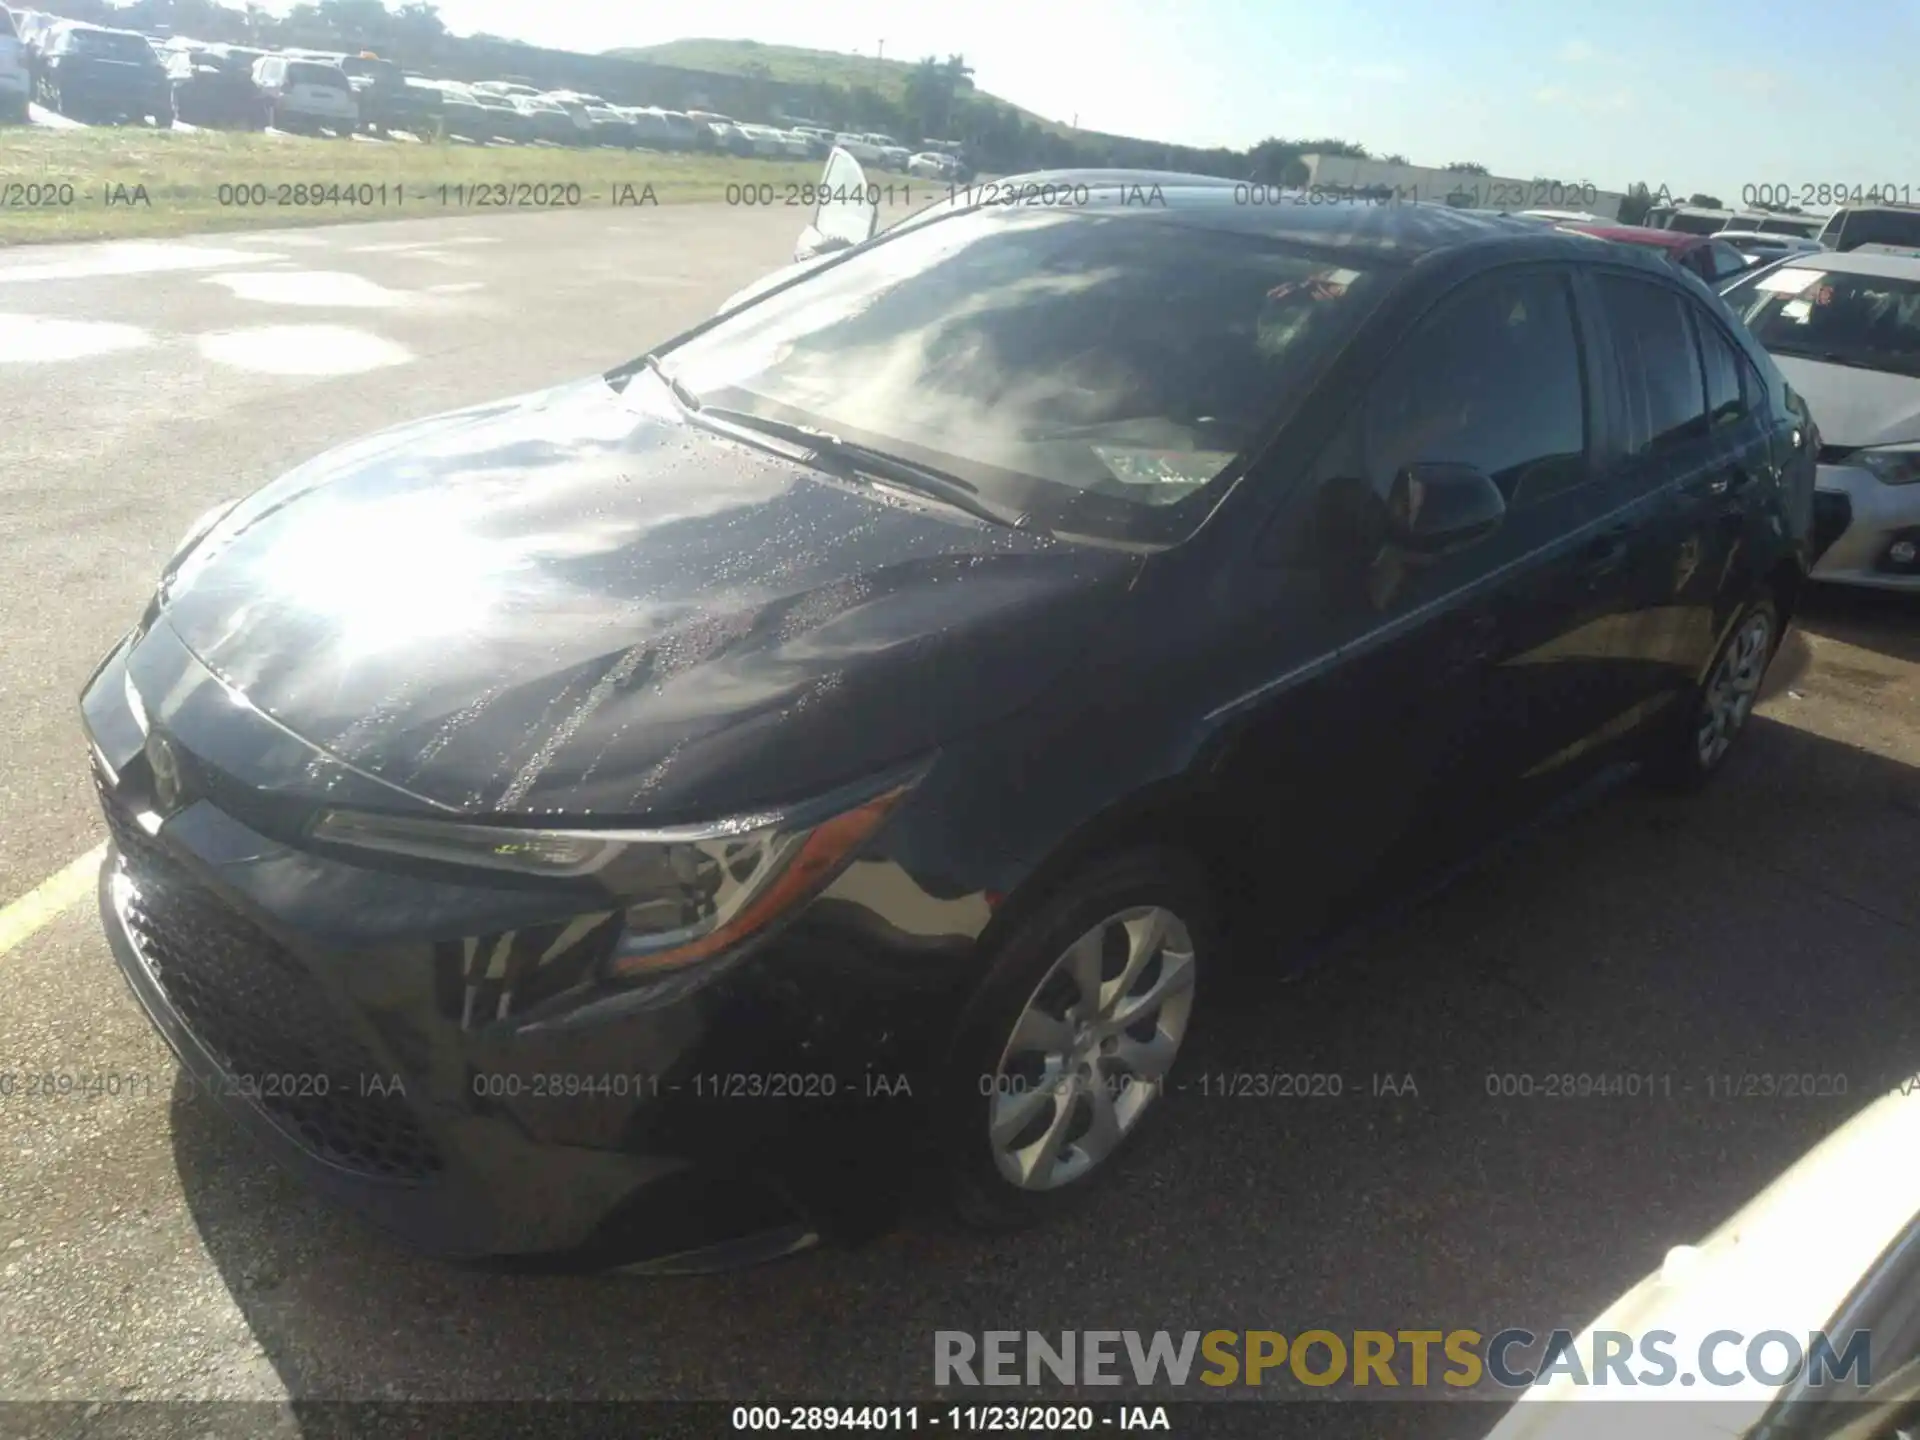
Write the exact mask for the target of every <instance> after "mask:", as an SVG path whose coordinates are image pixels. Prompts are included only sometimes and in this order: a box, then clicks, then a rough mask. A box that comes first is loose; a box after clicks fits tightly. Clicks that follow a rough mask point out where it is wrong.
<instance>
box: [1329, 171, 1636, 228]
mask: <svg viewBox="0 0 1920 1440" xmlns="http://www.w3.org/2000/svg"><path fill="white" fill-rule="evenodd" d="M1300 159H1301V163H1302V164H1304V165H1305V166H1306V167H1307V174H1308V177H1309V179H1308V183H1309V184H1310V185H1321V186H1355V187H1359V188H1369V189H1370V188H1373V187H1376V186H1384V187H1385V188H1387V189H1389V190H1391V191H1393V193H1394V195H1395V196H1396V197H1397V198H1399V199H1402V200H1429V201H1433V202H1435V203H1438V204H1442V205H1445V204H1455V205H1461V206H1465V207H1466V208H1468V209H1474V210H1583V211H1586V212H1587V213H1589V214H1592V215H1598V216H1600V217H1601V218H1602V219H1604V220H1612V219H1615V218H1617V217H1618V216H1619V214H1620V202H1621V201H1622V200H1624V199H1625V198H1626V196H1624V195H1622V194H1620V193H1619V192H1617V191H1613V190H1601V189H1598V188H1597V187H1595V186H1593V185H1591V184H1588V183H1585V182H1580V181H1560V180H1551V179H1534V180H1520V179H1515V178H1512V177H1510V176H1501V175H1462V174H1459V173H1458V172H1456V171H1452V170H1434V169H1429V168H1428V167H1426V166H1423V165H1389V164H1387V163H1386V162H1385V161H1384V160H1351V159H1348V158H1347V157H1345V156H1342V155H1303V156H1301V157H1300Z"/></svg>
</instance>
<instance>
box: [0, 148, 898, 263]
mask: <svg viewBox="0 0 1920 1440" xmlns="http://www.w3.org/2000/svg"><path fill="white" fill-rule="evenodd" d="M820 170H821V165H820V162H818V161H813V160H808V161H793V162H791V163H780V162H776V161H772V160H735V159H730V158H724V157H713V156H693V155H654V154H650V153H648V152H646V151H622V150H568V149H557V148H548V147H545V146H514V145H497V146H496V145H486V146H480V145H466V144H461V143H458V142H446V143H438V144H419V143H414V142H411V141H404V140H390V141H362V140H350V141H349V140H328V139H309V138H305V137H295V136H282V135H275V134H248V133H232V132H223V131H212V130H203V131H178V130H175V131H166V130H152V129H148V128H145V127H135V126H129V127H126V128H107V127H92V128H86V129H70V130H69V129H53V128H50V127H46V126H40V125H30V126H22V127H19V128H17V129H16V128H9V129H0V245H17V244H27V243H34V242H46V241H54V240H124V239H131V238H134V237H138V236H155V235H185V234H198V233H203V232H206V231H216V230H253V229H278V228H283V227H286V226H292V225H329V224H341V223H347V222H352V221H357V220H400V219H410V218H416V217H421V218H423V217H428V216H434V215H455V214H473V213H481V212H482V211H483V210H489V211H498V210H509V211H513V212H515V213H529V214H530V213H535V212H537V211H540V210H544V209H557V208H567V209H583V208H598V209H613V208H616V207H619V208H625V207H626V206H629V205H636V204H637V205H639V206H646V205H648V204H653V203H657V204H660V205H671V204H676V203H683V202H686V201H700V200H704V201H719V200H724V199H725V198H726V197H727V187H728V186H729V185H740V184H753V185H760V184H763V183H764V184H770V185H772V186H774V187H776V189H775V192H774V193H775V195H776V196H778V195H779V194H780V193H781V188H780V187H784V186H786V185H787V184H789V183H793V184H809V183H813V182H816V181H818V180H819V178H820ZM899 178H900V177H898V176H887V177H880V176H876V177H875V179H876V181H878V180H881V179H891V180H894V181H896V182H897V181H898V180H899ZM915 183H916V184H925V185H930V182H925V181H920V182H915ZM296 187H305V188H304V189H300V188H296ZM475 187H484V188H480V189H478V190H476V188H475ZM496 187H497V188H496ZM576 187H577V188H576ZM929 193H931V189H929ZM649 194H650V195H651V199H649V198H648V197H649ZM249 202H252V203H249Z"/></svg>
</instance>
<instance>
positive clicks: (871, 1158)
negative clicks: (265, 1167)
mask: <svg viewBox="0 0 1920 1440" xmlns="http://www.w3.org/2000/svg"><path fill="white" fill-rule="evenodd" d="M130 695H131V696H133V697H136V698H134V699H129V698H128V697H129V696H130ZM162 697H164V698H162ZM150 705H151V706H152V708H153V709H154V710H155V711H156V713H154V714H151V715H149V714H147V713H145V712H146V710H147V708H148V707H149V706H150ZM83 715H84V719H85V727H86V731H87V735H88V739H89V741H90V743H91V746H92V749H93V751H94V755H95V762H94V763H95V775H96V782H97V783H98V785H99V788H100V790H101V796H102V801H103V806H104V809H105V812H106V816H107V821H108V825H109V828H110V830H111V832H112V837H113V844H112V846H111V848H110V850H109V853H108V857H107V860H106V864H105V866H104V867H103V870H102V875H101V881H100V911H101V918H102V921H103V923H104V926H105V928H106V932H107V936H108V939H109V941H110V943H111V945H112V948H113V953H114V956H115V959H116V961H117V962H118V965H119V968H120V970H121V972H122V974H123V976H124V977H125V979H126V981H127V983H128V985H129V986H130V987H131V989H132V991H133V993H134V995H135V997H136V998H137V999H138V1000H139V1002H140V1004H141V1005H142V1007H143V1008H144V1009H145V1010H146V1012H147V1014H148V1015H149V1017H150V1018H151V1019H152V1021H153V1023H154V1025H155V1027H156V1028H157V1029H158V1030H159V1031H160V1033H161V1035H162V1036H163V1037H164V1038H165V1039H166V1041H167V1043H168V1044H169V1045H170V1046H171V1047H172V1048H173V1050H174V1051H175V1053H176V1054H177V1055H178V1056H179V1058H180V1061H181V1063H182V1065H183V1067H184V1069H185V1070H186V1072H187V1074H188V1076H189V1077H190V1084H191V1086H192V1089H193V1093H195V1094H196V1095H205V1096H208V1097H209V1098H212V1099H214V1100H216V1101H218V1102H220V1103H221V1104H222V1105H223V1107H224V1108H226V1109H228V1110H230V1111H231V1112H232V1113H233V1114H234V1116H235V1117H236V1118H237V1119H238V1120H239V1121H240V1123H242V1124H243V1125H244V1126H245V1127H246V1128H247V1129H249V1130H250V1131H252V1132H253V1133H254V1134H255V1135H256V1136H257V1137H258V1138H259V1139H260V1140H261V1141H262V1142H264V1143H265V1144H266V1145H267V1146H268V1147H269V1148H270V1149H271V1150H272V1151H273V1152H274V1153H275V1154H276V1156H277V1157H278V1158H279V1159H280V1160H281V1161H282V1162H283V1163H284V1164H286V1165H288V1166H289V1167H291V1168H292V1169H294V1170H296V1171H297V1172H298V1173H300V1174H301V1175H302V1176H303V1177H304V1178H305V1179H306V1180H307V1181H308V1182H309V1183H310V1184H312V1185H313V1186H314V1187H315V1188H316V1189H318V1190H320V1191H321V1192H323V1193H325V1194H326V1195H328V1196H329V1197H330V1198H332V1199H334V1200H336V1201H338V1202H341V1203H343V1204H345V1205H346V1206H348V1207H350V1208H351V1209H353V1210H355V1211H357V1212H358V1213H359V1214H360V1215H361V1216H362V1217H363V1218H365V1219H367V1220H369V1221H371V1222H373V1223H374V1224H376V1225H378V1226H379V1227H381V1228H383V1229H385V1230H387V1231H389V1232H392V1233H394V1234H396V1235H398V1236H399V1237H400V1238H402V1239H404V1240H405V1241H407V1242H409V1243H410V1244H412V1245H414V1246H416V1247H418V1248H420V1249H423V1250H427V1251H430V1252H434V1253H438V1254H443V1255H448V1256H468V1257H478V1256H499V1255H529V1254H546V1255H552V1254H556V1253H558V1254H562V1255H572V1256H579V1257H582V1258H584V1259H586V1260H589V1261H591V1263H596V1264H608V1263H621V1264H625V1263H633V1262H636V1261H642V1260H652V1259H656V1258H658V1257H661V1256H671V1255H687V1254H689V1253H711V1252H713V1251H714V1250H715V1248H716V1247H718V1248H720V1249H723V1250H725V1249H738V1248H739V1247H742V1246H750V1245H751V1244H752V1243H753V1241H754V1239H755V1237H764V1236H768V1235H774V1234H782V1233H793V1232H794V1231H796V1230H805V1231H809V1232H815V1233H819V1234H823V1235H827V1236H834V1235H843V1236H858V1235H861V1234H867V1233H872V1232H873V1231H874V1230H876V1229H879V1228H883V1227H884V1225H885V1224H886V1223H887V1222H888V1221H889V1220H890V1218H891V1214H892V1209H893V1206H894V1205H895V1203H896V1202H897V1200H898V1198H899V1196H898V1194H897V1192H896V1191H894V1190H893V1189H891V1188H890V1186H889V1182H890V1181H892V1180H897V1178H898V1177H899V1176H900V1174H901V1172H902V1166H901V1163H900V1162H901V1158H902V1156H903V1154H904V1153H905V1152H906V1150H907V1149H908V1148H910V1147H909V1144H908V1141H909V1137H910V1136H911V1135H912V1134H914V1133H917V1131H918V1130H919V1128H920V1127H919V1126H918V1125H917V1123H916V1118H915V1117H916V1113H917V1112H916V1097H924V1096H925V1095H926V1093H927V1088H926V1085H927V1082H926V1077H925V1074H924V1070H923V1069H922V1065H921V1061H922V1058H923V1057H924V1056H925V1055H926V1054H927V1053H928V1051H929V1050H930V1048H931V1047H930V1045H929V1043H928V1039H927V1034H928V1030H927V1027H928V1026H930V1025H931V1024H933V1023H934V1017H936V1016H937V1015H939V1014H941V1013H950V1012H944V1011H943V1003H944V997H945V995H946V994H947V993H948V992H949V991H950V989H951V984H952V982H953V981H954V978H955V977H956V976H958V975H959V974H961V973H962V971H963V970H964V966H965V963H966V961H967V960H968V958H970V956H971V940H972V935H971V934H969V933H968V932H969V931H970V930H971V931H972V932H973V933H977V925H975V923H974V920H975V919H981V918H983V917H973V918H972V919H970V918H968V917H965V916H961V917H958V918H954V917H952V916H948V917H947V918H948V919H949V920H951V921H952V923H941V921H940V918H939V917H936V923H933V924H931V925H929V924H927V923H925V921H924V919H923V920H922V921H920V922H916V921H914V920H913V919H912V918H911V916H907V915H897V916H895V918H894V919H892V920H890V919H889V918H888V912H889V911H890V910H900V909H902V908H904V909H905V910H908V911H912V910H914V909H915V907H916V906H917V907H919V913H920V914H921V915H922V916H924V915H925V914H926V913H927V912H926V911H925V902H926V901H927V899H928V897H926V896H925V894H924V892H923V891H920V890H918V888H917V887H914V886H913V885H912V884H911V882H908V881H905V877H904V875H902V874H901V873H900V872H899V871H898V870H897V869H895V868H894V867H891V866H889V865H887V864H884V863H882V862H878V861H876V862H873V863H871V864H868V865H865V866H860V867H856V870H860V871H863V872H864V873H863V875H861V876H856V875H855V872H853V871H850V872H849V873H848V876H846V877H843V880H842V881H841V882H836V884H835V886H833V887H831V888H830V889H829V890H828V891H827V892H826V894H824V895H823V896H821V897H820V899H818V900H816V901H815V902H813V905H812V906H811V907H810V908H809V909H808V910H807V912H806V913H804V914H803V915H801V916H800V917H798V919H797V920H796V921H795V922H794V923H793V924H792V925H790V926H789V927H788V928H787V929H786V930H785V931H783V932H782V933H781V934H780V935H779V936H777V937H776V938H775V939H774V940H773V941H771V942H770V943H768V944H767V945H765V946H763V947H761V948H759V949H757V950H755V951H753V952H751V953H750V954H748V955H746V956H743V957H734V958H733V959H731V960H722V961H719V962H715V963H714V964H713V965H712V966H710V967H702V968H700V969H698V970H696V971H691V972H685V973H683V974H681V975H680V976H677V977H672V978H669V979H667V980H664V981H661V982H657V983H656V984H655V985H654V986H652V987H646V988H636V987H630V986H618V987H616V986H609V985H606V984H604V983H602V982H600V981H599V980H598V978H597V967H596V965H595V963H594V960H595V956H594V950H593V947H594V946H595V945H596V944H598V943H599V942H600V941H602V940H605V941H608V942H610V940H611V929H610V928H608V927H607V926H601V925H598V924H593V923H589V924H584V925H583V924H582V922H583V921H592V919H593V916H592V915H591V914H588V915H582V914H581V913H580V912H581V911H582V910H583V909H585V908H586V907H584V906H583V905H582V903H581V901H580V899H579V898H578V897H577V896H565V897H558V898H556V897H555V896H554V895H552V894H551V893H549V892H546V891H542V890H530V889H498V890H495V889H487V888H482V887H479V886H474V885H467V884H452V883H448V882H445V881H438V880H425V879H421V878H419V877H417V876H412V875H398V874H390V873H387V872H385V871H380V870H372V869H363V868H361V867H359V866H356V865H349V864H344V863H341V862H338V861H335V860H332V859H328V858H326V857H323V856H319V855H316V854H314V853H312V852H310V851H307V850H305V849H302V848H299V847H298V846H295V845H291V844H288V843H285V842H284V841H282V840H279V839H276V838H273V836H272V835H271V834H269V833H266V832H267V831H268V830H271V829H273V828H274V826H273V825H271V824H267V823H266V822H264V821H261V820H258V819H256V820H255V824H248V823H247V822H246V821H243V820H242V819H240V818H237V817H236V814H235V813H233V811H234V809H235V808H236V806H239V807H240V808H244V805H243V804H242V803H241V799H237V798H235V797H241V798H242V799H243V798H244V797H245V796H246V795H247V794H249V793H251V794H252V795H253V797H254V798H255V799H256V800H257V799H258V798H259V797H260V795H261V794H262V793H263V792H264V791H265V790H267V789H270V788H271V785H270V783H269V781H268V779H267V774H268V772H272V773H277V774H279V775H280V776H281V777H282V783H285V777H287V776H288V775H290V774H291V775H300V776H302V777H304V779H305V780H306V781H307V782H309V783H311V784H312V785H313V786H314V787H315V788H316V789H317V791H318V792H319V793H320V794H322V795H327V796H331V797H332V798H333V799H334V801H335V803H348V804H352V803H366V799H367V797H366V796H365V795H364V794H363V795H362V797H361V799H360V800H358V801H357V802H356V800H355V799H354V798H353V797H352V796H351V795H350V794H348V793H344V792H343V787H344V791H351V790H352V788H353V787H354V786H355V785H356V784H366V783H370V782H366V781H365V780H364V778H361V779H360V780H359V781H356V780H355V779H354V778H353V777H352V775H351V772H344V771H336V770H335V769H334V767H333V762H331V760H330V757H327V756H326V755H325V754H324V753H323V752H319V751H315V750H312V749H311V748H310V747H306V746H305V745H304V743H303V742H299V741H297V740H295V739H294V738H293V737H291V736H289V735H288V734H287V733H286V732H285V731H284V730H280V729H279V728H278V727H276V726H274V725H273V724H272V722H271V721H268V720H267V719H266V718H265V717H262V716H259V715H258V714H257V713H255V712H252V711H250V710H249V709H248V707H246V706H245V705H244V703H243V702H236V701H235V699H234V698H233V696H232V695H231V692H228V691H227V690H226V689H225V687H224V686H223V685H221V684H220V683H219V682H218V681H217V680H215V679H214V677H212V676H211V675H210V674H209V673H208V672H207V671H206V670H205V669H204V667H202V666H200V664H199V662H198V661H197V660H196V659H194V658H193V657H192V656H191V655H190V654H189V653H188V652H187V651H186V649H185V647H184V646H183V645H181V644H180V642H179V640H178V638H177V637H176V636H174V635H173V632H172V631H171V629H170V628H169V627H167V626H166V625H165V623H164V621H161V622H158V623H156V624H155V626H154V628H153V629H152V630H150V631H149V632H147V633H146V634H144V635H136V636H135V637H131V638H130V640H129V642H127V643H126V644H123V646H122V647H121V648H120V649H119V650H117V651H116V652H115V653H114V654H113V655H112V656H111V657H109V659H108V660H107V661H106V662H105V664H104V665H103V666H102V667H101V669H100V671H99V672H98V673H97V674H96V676H95V678H94V679H93V680H92V681H91V682H90V683H89V685H88V687H87V690H86V693H85V695H84V697H83ZM157 755H158V756H164V757H166V758H165V760H164V762H163V763H160V764H158V765H156V759H155V757H156V756H157ZM215 755H218V756H220V757H221V761H222V763H221V764H220V765H218V766H216V765H215V763H214V762H213V760H212V758H211V757H212V756H215ZM256 825H258V826H261V827H262V828H256ZM876 895H877V896H880V897H881V898H879V899H874V898H872V897H874V896H876ZM863 897H864V898H863ZM888 897H892V898H888ZM606 918H607V919H608V920H614V919H615V917H613V916H611V915H609V916H607V917H606ZM616 927H617V921H616ZM568 934H571V935H572V940H571V941H570V942H568V941H566V940H565V938H564V937H566V936H567V935H568ZM942 961H946V962H949V963H945V964H943V963H941V962H942ZM876 1076H878V1077H879V1078H880V1082H881V1083H880V1084H879V1085H878V1086H877V1087H876V1085H875V1084H874V1077H876ZM903 1082H904V1083H903Z"/></svg>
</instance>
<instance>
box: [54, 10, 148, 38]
mask: <svg viewBox="0 0 1920 1440" xmlns="http://www.w3.org/2000/svg"><path fill="white" fill-rule="evenodd" d="M53 28H54V29H56V30H72V31H75V32H78V31H81V30H86V31H90V32H91V33H93V34H95V35H131V36H133V38H134V39H136V40H144V39H146V38H147V37H146V36H144V35H142V34H141V33H140V32H139V31H138V30H123V29H121V28H120V27H119V26H118V25H95V24H92V23H90V22H89V21H86V20H62V19H60V18H59V17H58V16H55V17H54V27H53Z"/></svg>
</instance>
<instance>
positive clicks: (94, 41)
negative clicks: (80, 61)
mask: <svg viewBox="0 0 1920 1440" xmlns="http://www.w3.org/2000/svg"><path fill="white" fill-rule="evenodd" d="M63 48H64V49H65V50H66V51H67V53H69V54H73V55H94V56H98V57H100V58H101V59H104V60H139V61H145V62H146V63H148V64H153V65H157V64H159V63H160V62H159V61H158V60H157V59H156V58H155V57H154V53H153V47H152V46H151V45H149V44H147V42H146V41H145V40H144V39H142V38H141V37H140V36H138V35H130V34H128V33H126V32H125V31H122V30H69V31H68V32H67V34H66V40H65V43H64V46H63Z"/></svg>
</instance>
